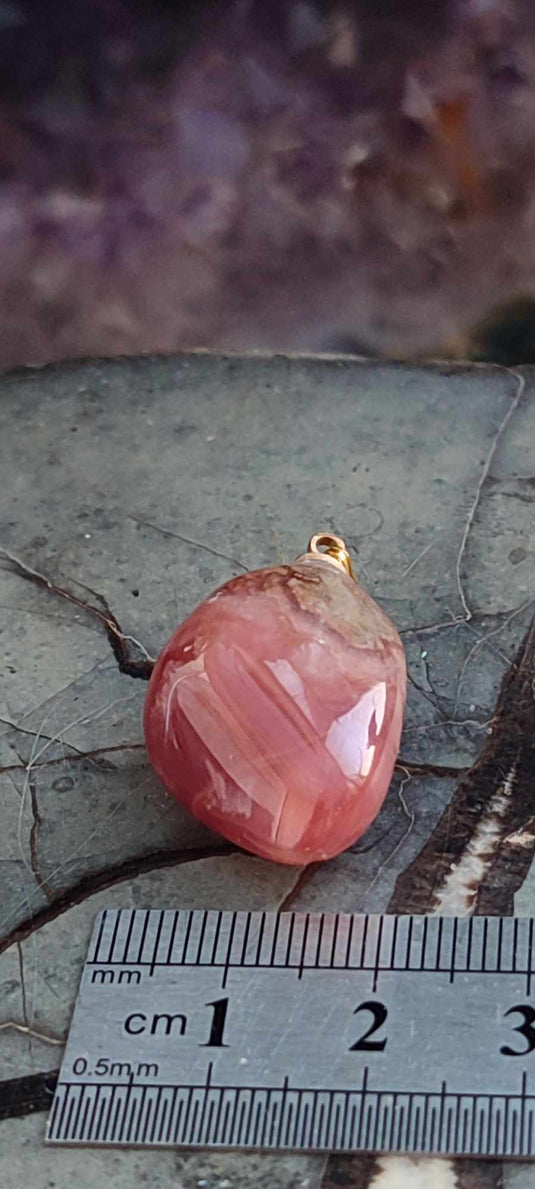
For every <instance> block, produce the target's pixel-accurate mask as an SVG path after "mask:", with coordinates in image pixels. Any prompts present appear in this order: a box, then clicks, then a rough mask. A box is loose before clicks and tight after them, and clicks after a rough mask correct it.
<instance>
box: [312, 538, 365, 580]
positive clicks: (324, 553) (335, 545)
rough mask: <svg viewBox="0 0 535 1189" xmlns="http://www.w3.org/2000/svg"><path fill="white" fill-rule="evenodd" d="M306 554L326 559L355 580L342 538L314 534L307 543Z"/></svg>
mask: <svg viewBox="0 0 535 1189" xmlns="http://www.w3.org/2000/svg"><path fill="white" fill-rule="evenodd" d="M308 553H312V554H314V553H315V554H317V555H319V556H320V557H328V558H329V560H330V561H333V562H334V564H335V565H337V566H340V569H342V570H345V572H346V574H349V577H350V578H355V574H354V571H353V565H352V562H351V557H350V555H349V552H348V550H347V547H346V543H345V541H343V540H342V537H336V536H334V534H333V533H315V534H314V536H313V537H311V538H310V541H309V543H308Z"/></svg>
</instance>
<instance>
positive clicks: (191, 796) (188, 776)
mask: <svg viewBox="0 0 535 1189" xmlns="http://www.w3.org/2000/svg"><path fill="white" fill-rule="evenodd" d="M405 686H406V674H405V659H404V654H403V648H402V645H401V641H400V639H399V636H398V635H397V632H396V631H395V629H394V627H393V626H392V624H391V623H390V621H389V619H388V618H387V616H386V615H385V614H384V613H383V612H382V611H381V610H380V609H379V607H377V605H376V604H375V603H374V602H373V600H372V599H370V597H369V596H368V595H367V594H366V593H365V592H364V591H363V590H362V589H361V588H360V587H359V586H358V585H357V583H356V582H354V581H353V580H352V579H351V578H350V577H349V576H348V575H346V574H345V573H343V572H342V571H341V570H340V569H339V568H338V567H336V566H334V565H333V564H332V562H331V561H329V560H328V559H322V558H321V556H320V557H319V558H318V560H317V561H308V560H306V561H305V560H303V561H301V562H298V563H296V564H295V565H293V566H280V567H276V568H273V569H265V570H257V571H255V572H253V573H251V574H248V575H246V576H243V577H240V578H237V579H234V580H232V581H231V582H228V583H227V584H226V585H225V586H223V587H222V588H221V589H220V590H219V591H217V592H216V593H215V594H214V595H212V597H211V598H209V599H207V600H206V601H205V602H204V603H202V604H201V605H200V606H199V607H198V608H197V609H196V610H195V611H194V612H193V613H192V615H190V616H189V617H188V619H186V620H185V622H184V623H183V624H182V625H181V626H180V627H179V628H178V630H177V631H176V632H175V633H174V635H173V636H172V637H171V639H170V640H169V641H168V643H167V644H166V646H165V647H164V649H163V651H162V653H161V654H160V656H159V658H158V661H157V663H156V666H155V669H154V672H153V675H152V678H151V681H150V685H149V690H148V694H147V701H146V706H145V735H146V740H147V747H148V751H149V755H150V758H151V761H152V764H153V766H154V768H155V769H156V772H157V773H158V775H159V776H160V778H161V779H162V781H163V783H164V784H165V785H166V787H167V788H168V789H169V791H170V792H171V793H172V794H173V795H174V796H175V797H176V798H177V799H178V800H179V801H180V802H182V803H183V804H184V805H186V806H187V807H188V808H189V809H190V810H191V812H192V813H193V814H194V815H195V816H196V817H197V818H199V819H200V820H201V821H203V822H204V823H205V824H206V825H208V826H210V827H211V828H212V829H214V830H217V831H218V832H219V833H221V834H223V835H225V836H226V837H227V838H229V839H231V840H232V841H233V842H235V843H237V844H238V845H239V846H242V847H244V848H245V849H247V850H250V851H253V852H254V853H256V854H258V855H262V856H264V857H265V858H268V859H273V860H276V861H278V862H282V863H292V864H296V865H300V864H306V863H310V862H312V861H314V860H319V859H328V858H330V857H332V856H333V855H336V854H338V853H339V852H340V851H342V850H345V849H346V848H347V847H348V846H350V845H351V844H352V843H353V842H354V841H355V840H356V839H357V838H359V837H360V835H361V834H363V833H364V831H365V830H366V829H367V827H368V826H369V825H370V823H371V822H372V821H373V819H374V818H375V817H376V815H377V813H378V811H379V809H380V807H381V805H382V802H383V800H384V797H385V795H386V792H387V790H388V786H389V783H390V779H391V775H392V770H393V767H394V763H395V759H396V755H397V751H398V747H399V739H400V734H401V726H402V718H403V709H404V703H405Z"/></svg>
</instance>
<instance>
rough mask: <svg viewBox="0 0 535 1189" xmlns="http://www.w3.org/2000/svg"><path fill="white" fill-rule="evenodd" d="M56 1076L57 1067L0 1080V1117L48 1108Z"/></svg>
mask: <svg viewBox="0 0 535 1189" xmlns="http://www.w3.org/2000/svg"><path fill="white" fill-rule="evenodd" d="M58 1077H59V1069H51V1070H48V1072H47V1073H32V1074H29V1075H28V1076H27V1077H21V1078H9V1079H8V1080H7V1081H4V1082H0V1119H16V1118H21V1117H22V1116H23V1115H31V1114H34V1113H35V1112H36V1111H48V1110H50V1107H51V1105H52V1098H53V1096H54V1091H55V1089H56V1083H57V1080H58Z"/></svg>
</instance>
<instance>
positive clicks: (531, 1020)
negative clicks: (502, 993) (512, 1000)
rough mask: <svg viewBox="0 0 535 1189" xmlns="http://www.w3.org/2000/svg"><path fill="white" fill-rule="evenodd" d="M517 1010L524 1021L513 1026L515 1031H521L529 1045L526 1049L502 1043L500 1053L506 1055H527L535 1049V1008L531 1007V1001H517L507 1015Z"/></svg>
mask: <svg viewBox="0 0 535 1189" xmlns="http://www.w3.org/2000/svg"><path fill="white" fill-rule="evenodd" d="M515 1011H517V1012H518V1013H519V1015H521V1016H523V1019H524V1022H523V1023H522V1024H517V1026H516V1028H513V1032H519V1033H520V1035H521V1036H524V1037H525V1039H526V1041H527V1046H526V1048H525V1049H511V1048H510V1047H509V1045H502V1047H501V1049H500V1053H503V1054H504V1055H505V1056H506V1057H526V1056H527V1054H528V1053H532V1052H533V1049H535V1008H533V1007H530V1005H529V1003H517V1004H515V1006H514V1007H510V1008H509V1011H506V1013H505V1015H506V1016H510V1015H512V1013H513V1012H515Z"/></svg>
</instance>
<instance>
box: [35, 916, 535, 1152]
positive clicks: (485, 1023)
mask: <svg viewBox="0 0 535 1189" xmlns="http://www.w3.org/2000/svg"><path fill="white" fill-rule="evenodd" d="M534 976H535V946H534V921H533V919H531V918H526V919H505V920H504V919H502V918H497V917H475V918H472V917H471V918H461V919H459V918H448V917H417V916H406V917H394V916H350V915H345V914H320V913H318V914H307V913H283V914H275V913H255V912H252V913H250V912H234V913H232V912H215V911H196V910H195V911H187V910H186V911H175V910H155V909H153V910H149V909H120V910H106V911H104V912H103V913H102V914H101V915H100V916H99V917H98V919H97V921H96V923H95V928H94V932H93V937H92V940H91V944H90V948H89V955H88V958H87V961H86V964H85V967H84V971H83V974H82V979H81V984H80V990H79V994H78V999H77V1003H76V1007H75V1011H74V1016H73V1020H72V1024H71V1030H70V1034H69V1039H68V1042H67V1047H66V1050H65V1056H64V1059H63V1063H62V1068H61V1072H60V1077H59V1081H58V1085H57V1089H56V1093H55V1097H54V1102H53V1107H52V1111H51V1115H50V1119H49V1124H48V1132H47V1139H48V1141H50V1142H52V1143H62V1144H95V1145H106V1144H118V1145H141V1146H187V1147H208V1148H212V1147H219V1148H221V1147H234V1148H236V1147H238V1148H270V1149H294V1150H323V1151H326V1150H327V1151H333V1150H334V1151H348V1152H350V1151H368V1150H369V1151H384V1152H387V1151H396V1152H402V1151H403V1152H404V1151H406V1152H436V1153H444V1154H445V1153H449V1154H464V1155H474V1156H476V1155H477V1156H523V1157H529V1156H535V999H532V983H533V986H534V987H535V982H534Z"/></svg>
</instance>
